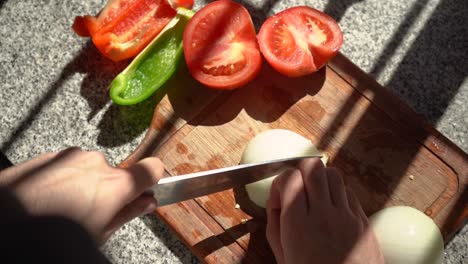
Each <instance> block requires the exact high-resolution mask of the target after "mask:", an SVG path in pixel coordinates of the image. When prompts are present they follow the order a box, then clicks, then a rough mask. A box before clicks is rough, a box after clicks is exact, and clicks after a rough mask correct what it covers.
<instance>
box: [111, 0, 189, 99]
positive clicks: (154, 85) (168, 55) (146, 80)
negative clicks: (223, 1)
mask: <svg viewBox="0 0 468 264" xmlns="http://www.w3.org/2000/svg"><path fill="white" fill-rule="evenodd" d="M193 14H194V11H192V10H188V9H184V8H178V9H177V16H176V17H175V18H174V19H172V20H171V22H169V24H167V25H166V27H165V28H164V29H163V30H162V31H161V33H160V34H159V35H158V36H157V37H156V38H155V39H154V40H152V41H151V43H150V44H148V46H147V47H146V48H145V49H144V50H143V51H142V52H141V53H140V54H138V56H136V57H135V59H134V60H133V61H132V62H131V63H130V64H129V65H128V66H127V68H125V70H124V71H122V72H121V73H120V74H119V75H117V77H115V79H114V80H113V81H112V83H111V87H110V97H111V99H112V101H113V102H114V103H116V104H119V105H133V104H137V103H139V102H142V101H144V100H146V99H147V98H148V97H150V96H151V95H152V94H153V93H154V92H156V90H158V89H159V88H160V87H161V86H162V85H163V84H164V83H165V82H166V81H167V80H168V79H169V78H170V77H171V76H172V74H173V73H174V72H175V70H176V69H177V66H178V64H179V62H180V60H181V57H182V53H183V47H182V37H183V33H184V29H185V26H186V24H187V22H188V21H189V20H190V18H191V17H192V16H193Z"/></svg>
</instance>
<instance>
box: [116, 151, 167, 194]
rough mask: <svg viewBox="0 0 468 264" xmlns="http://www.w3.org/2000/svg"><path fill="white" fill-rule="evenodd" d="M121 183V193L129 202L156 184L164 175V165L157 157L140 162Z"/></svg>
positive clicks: (127, 170) (132, 167)
mask: <svg viewBox="0 0 468 264" xmlns="http://www.w3.org/2000/svg"><path fill="white" fill-rule="evenodd" d="M125 171H126V172H127V173H125V175H123V177H122V179H121V181H120V185H119V186H120V190H119V191H120V192H121V193H122V194H123V197H124V199H125V200H126V201H127V203H128V202H130V201H132V200H134V199H135V198H136V197H138V196H139V195H140V194H142V193H143V192H145V191H146V190H147V189H148V188H150V187H151V186H153V185H154V184H156V183H157V182H158V181H159V179H161V178H163V175H164V164H163V163H162V162H161V160H159V159H158V158H155V157H150V158H146V159H143V160H141V161H139V162H138V163H136V164H134V165H133V166H131V167H130V168H128V169H125Z"/></svg>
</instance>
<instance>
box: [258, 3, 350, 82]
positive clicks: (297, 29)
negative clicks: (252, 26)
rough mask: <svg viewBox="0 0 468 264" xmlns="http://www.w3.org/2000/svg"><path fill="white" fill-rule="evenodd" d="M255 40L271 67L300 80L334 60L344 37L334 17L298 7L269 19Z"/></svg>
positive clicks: (304, 7) (306, 7)
mask: <svg viewBox="0 0 468 264" xmlns="http://www.w3.org/2000/svg"><path fill="white" fill-rule="evenodd" d="M258 41H259V45H260V50H261V52H262V54H263V56H264V57H265V59H266V60H267V61H268V63H270V65H271V66H272V67H273V68H275V69H276V70H277V71H278V72H280V73H282V74H284V75H286V76H289V77H299V76H304V75H307V74H310V73H313V72H316V71H317V70H319V69H320V68H321V67H323V65H325V64H326V63H327V62H328V61H329V60H330V59H331V58H333V57H334V56H335V55H336V53H338V50H339V49H340V47H341V45H342V44H343V34H342V33H341V29H340V27H339V26H338V24H337V23H336V21H335V20H333V18H331V17H329V16H328V15H326V14H324V13H322V12H320V11H318V10H316V9H313V8H311V7H308V6H297V7H292V8H289V9H286V10H284V11H282V12H280V13H278V14H276V15H273V16H271V17H269V18H268V19H267V20H266V21H265V23H263V25H262V27H261V29H260V32H259V33H258Z"/></svg>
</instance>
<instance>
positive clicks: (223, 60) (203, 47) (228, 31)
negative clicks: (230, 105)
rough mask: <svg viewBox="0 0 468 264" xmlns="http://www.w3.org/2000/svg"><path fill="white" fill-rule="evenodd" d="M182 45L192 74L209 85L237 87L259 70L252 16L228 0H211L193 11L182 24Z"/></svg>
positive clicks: (260, 58) (224, 88) (240, 6)
mask: <svg viewBox="0 0 468 264" xmlns="http://www.w3.org/2000/svg"><path fill="white" fill-rule="evenodd" d="M183 47H184V56H185V61H186V63H187V66H188V69H189V71H190V73H191V74H192V76H193V77H194V78H195V79H196V80H197V81H199V82H200V83H202V84H204V85H205V86H208V87H211V88H215V89H222V90H230V89H236V88H239V87H241V86H244V85H245V84H247V83H248V82H250V81H252V80H253V79H254V78H255V77H256V76H257V75H258V73H259V72H260V68H261V64H262V57H261V54H260V50H259V47H258V43H257V39H256V33H255V28H254V25H253V22H252V18H251V17H250V14H249V12H248V11H247V9H245V7H243V6H242V5H240V4H238V3H235V2H233V1H230V0H218V1H215V2H211V3H209V4H207V5H206V6H204V7H203V8H202V9H200V10H199V11H198V12H197V13H195V15H194V16H193V17H192V19H191V20H190V21H189V23H188V24H187V27H186V28H185V31H184V39H183Z"/></svg>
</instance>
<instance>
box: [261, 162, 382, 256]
mask: <svg viewBox="0 0 468 264" xmlns="http://www.w3.org/2000/svg"><path fill="white" fill-rule="evenodd" d="M267 216H268V220H267V221H268V222H267V230H266V236H267V239H268V242H269V243H270V246H271V248H272V250H273V253H274V255H275V258H276V260H277V262H278V263H294V264H300V263H327V264H334V263H336V264H338V263H340V264H341V263H349V264H351V263H353V264H354V263H356V264H358V263H359V264H362V263H372V264H378V263H384V260H383V256H382V253H381V251H380V247H379V245H378V242H377V238H376V236H375V234H374V233H373V231H372V229H371V227H370V226H369V222H368V219H367V217H366V215H365V213H364V211H363V210H362V207H361V205H360V203H359V201H358V199H357V198H356V196H355V195H354V194H353V193H352V192H351V191H349V190H346V188H345V185H344V183H343V179H342V177H341V174H340V172H339V171H338V170H337V169H334V168H325V167H324V166H323V164H322V162H321V161H320V160H319V159H308V160H305V161H303V162H302V163H301V164H300V165H299V167H298V169H295V170H290V171H287V172H285V173H283V174H282V175H280V176H278V177H277V178H276V179H275V180H274V181H273V184H272V188H271V192H270V198H269V200H268V203H267Z"/></svg>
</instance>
